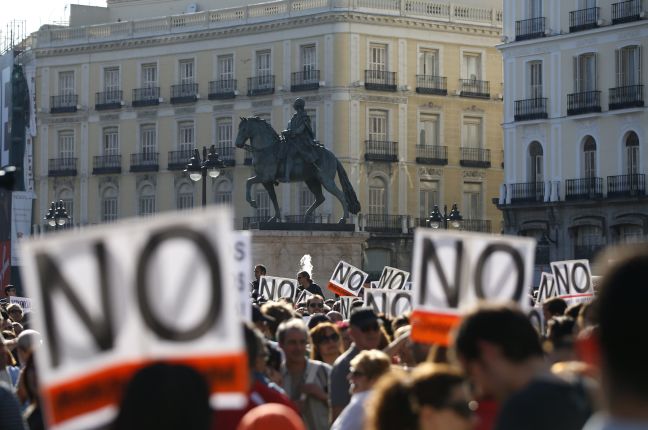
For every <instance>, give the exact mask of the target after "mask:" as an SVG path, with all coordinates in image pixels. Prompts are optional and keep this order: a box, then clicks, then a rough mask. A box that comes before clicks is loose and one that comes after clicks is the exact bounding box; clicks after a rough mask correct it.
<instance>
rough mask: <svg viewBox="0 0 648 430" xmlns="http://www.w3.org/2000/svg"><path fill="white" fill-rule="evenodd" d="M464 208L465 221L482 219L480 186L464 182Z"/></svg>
mask: <svg viewBox="0 0 648 430" xmlns="http://www.w3.org/2000/svg"><path fill="white" fill-rule="evenodd" d="M463 196H464V199H463V200H464V207H463V216H464V218H465V219H469V220H470V219H482V215H483V211H482V200H483V199H482V184H480V183H476V182H466V183H464V185H463Z"/></svg>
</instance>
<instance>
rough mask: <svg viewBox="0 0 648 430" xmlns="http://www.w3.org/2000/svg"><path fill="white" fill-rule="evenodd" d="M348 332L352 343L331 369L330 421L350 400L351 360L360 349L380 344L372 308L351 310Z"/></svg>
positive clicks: (372, 347) (377, 326)
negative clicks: (349, 377)
mask: <svg viewBox="0 0 648 430" xmlns="http://www.w3.org/2000/svg"><path fill="white" fill-rule="evenodd" d="M349 334H350V337H351V340H352V341H353V343H352V344H351V346H350V347H349V349H348V350H347V351H346V352H345V353H344V354H342V355H341V356H339V357H338V358H337V360H335V363H334V364H333V370H332V371H331V391H330V403H331V422H333V421H335V419H336V418H337V417H338V415H340V413H341V412H342V410H343V409H344V408H345V407H346V405H347V404H348V403H349V401H350V400H351V393H350V392H349V380H348V375H349V369H350V367H351V360H352V359H353V358H354V357H355V356H356V355H358V354H359V353H360V351H365V350H369V349H376V348H378V345H379V344H380V324H379V320H378V316H377V315H376V313H375V312H374V311H373V309H371V308H367V307H360V308H355V309H353V310H352V311H351V318H350V319H349Z"/></svg>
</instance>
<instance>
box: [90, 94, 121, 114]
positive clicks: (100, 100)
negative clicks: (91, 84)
mask: <svg viewBox="0 0 648 430" xmlns="http://www.w3.org/2000/svg"><path fill="white" fill-rule="evenodd" d="M123 95H124V92H123V91H122V90H111V91H102V92H99V93H96V94H95V109H96V110H107V109H121V107H122V98H123Z"/></svg>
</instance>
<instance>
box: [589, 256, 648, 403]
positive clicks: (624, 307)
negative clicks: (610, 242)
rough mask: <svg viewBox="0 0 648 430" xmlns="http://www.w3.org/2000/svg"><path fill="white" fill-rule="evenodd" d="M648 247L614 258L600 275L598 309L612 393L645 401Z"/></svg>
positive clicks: (647, 381) (604, 366)
mask: <svg viewBox="0 0 648 430" xmlns="http://www.w3.org/2000/svg"><path fill="white" fill-rule="evenodd" d="M646 279H648V248H647V247H645V246H643V247H640V248H639V253H633V254H631V255H629V256H626V257H624V258H621V259H619V260H617V263H616V264H615V265H614V266H613V267H612V268H611V269H610V270H609V272H608V273H607V274H606V275H605V276H604V277H603V284H602V286H601V293H600V295H599V298H598V300H599V303H598V305H597V309H596V311H597V312H598V319H599V329H600V332H599V333H600V345H601V358H602V369H603V372H604V374H606V375H607V376H608V377H607V378H606V379H607V380H608V382H609V384H610V397H612V398H613V397H614V395H615V394H620V393H623V394H625V395H628V394H630V395H633V396H637V397H639V398H641V399H643V401H646V400H648V372H646V358H645V354H642V353H641V351H643V348H644V346H643V344H642V341H641V339H645V337H646V326H647V325H648V313H647V312H646V303H648V288H646V284H645V282H646Z"/></svg>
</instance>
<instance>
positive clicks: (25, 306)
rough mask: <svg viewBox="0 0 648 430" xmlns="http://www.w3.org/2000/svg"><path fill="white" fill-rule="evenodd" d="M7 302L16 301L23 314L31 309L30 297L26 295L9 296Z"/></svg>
mask: <svg viewBox="0 0 648 430" xmlns="http://www.w3.org/2000/svg"><path fill="white" fill-rule="evenodd" d="M9 303H18V304H19V305H20V307H21V308H22V310H23V313H24V314H28V313H29V312H31V311H32V303H31V299H30V298H28V297H18V296H9Z"/></svg>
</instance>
